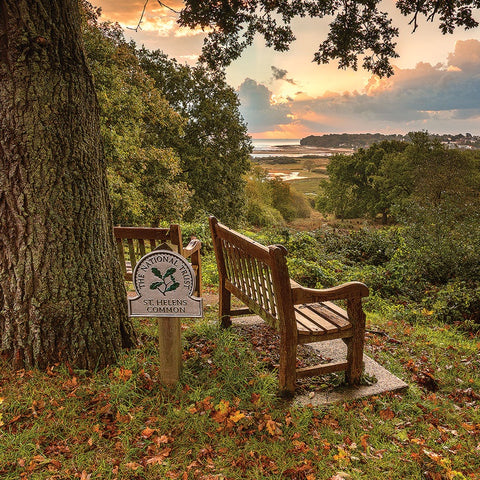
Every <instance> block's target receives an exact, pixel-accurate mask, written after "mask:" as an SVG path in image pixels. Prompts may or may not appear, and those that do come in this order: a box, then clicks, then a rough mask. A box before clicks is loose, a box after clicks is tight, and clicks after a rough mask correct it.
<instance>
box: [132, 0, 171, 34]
mask: <svg viewBox="0 0 480 480" xmlns="http://www.w3.org/2000/svg"><path fill="white" fill-rule="evenodd" d="M148 2H149V0H145V5H144V6H143V10H142V14H141V15H140V20H139V21H138V24H137V26H136V27H135V28H133V27H127V28H128V29H129V30H134V31H135V32H138V31H139V30H141V28H140V25H141V24H142V20H143V17H144V15H145V10H146V9H147V5H148ZM157 3H158V4H159V5H160V6H161V7H163V8H168V10H170V11H172V12H173V13H176V14H177V15H178V14H179V13H180V12H177V11H176V10H174V9H173V8H172V7H170V6H168V5H166V4H165V3H163V2H161V1H160V0H157Z"/></svg>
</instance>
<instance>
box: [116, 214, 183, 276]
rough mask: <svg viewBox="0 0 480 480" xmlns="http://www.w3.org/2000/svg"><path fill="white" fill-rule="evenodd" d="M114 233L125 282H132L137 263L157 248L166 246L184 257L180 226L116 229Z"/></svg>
mask: <svg viewBox="0 0 480 480" xmlns="http://www.w3.org/2000/svg"><path fill="white" fill-rule="evenodd" d="M113 231H114V235H115V240H116V242H117V251H118V256H119V259H120V264H121V267H122V272H123V275H124V277H125V280H132V274H133V270H134V268H135V265H136V264H137V262H138V261H139V260H140V259H141V258H142V257H143V256H144V255H145V254H147V253H149V252H151V251H152V250H155V248H158V247H161V246H166V247H168V248H170V249H171V250H173V251H174V252H176V253H179V254H180V255H183V245H182V233H181V230H180V225H176V224H174V225H170V228H150V227H114V229H113Z"/></svg>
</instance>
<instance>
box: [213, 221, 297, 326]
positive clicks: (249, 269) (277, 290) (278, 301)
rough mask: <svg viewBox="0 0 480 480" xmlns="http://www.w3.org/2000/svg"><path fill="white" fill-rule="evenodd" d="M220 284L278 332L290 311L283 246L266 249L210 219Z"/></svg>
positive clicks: (291, 307)
mask: <svg viewBox="0 0 480 480" xmlns="http://www.w3.org/2000/svg"><path fill="white" fill-rule="evenodd" d="M210 228H211V231H212V238H213V244H214V249H215V255H216V258H217V265H218V269H219V275H220V281H224V282H225V283H226V287H227V289H228V290H229V291H231V292H232V293H233V294H234V295H235V296H236V297H237V298H240V299H241V300H242V301H243V302H244V303H245V304H246V305H248V307H249V308H250V310H252V311H253V312H255V313H256V314H258V315H260V316H261V317H262V318H263V319H264V320H265V321H267V322H268V323H269V324H270V325H272V326H273V327H275V328H277V329H279V328H281V326H282V322H283V321H284V320H285V318H284V317H285V312H287V311H289V309H290V311H292V312H293V305H292V300H291V289H290V280H289V276H288V269H287V263H286V258H285V255H286V253H287V250H286V249H285V247H283V246H282V245H270V246H269V247H265V246H264V245H261V244H259V243H258V242H255V241H253V240H251V239H250V238H248V237H246V236H245V235H242V234H240V233H238V232H236V231H234V230H231V229H229V228H228V227H226V226H225V225H223V224H221V223H219V222H218V220H217V219H216V218H214V217H210Z"/></svg>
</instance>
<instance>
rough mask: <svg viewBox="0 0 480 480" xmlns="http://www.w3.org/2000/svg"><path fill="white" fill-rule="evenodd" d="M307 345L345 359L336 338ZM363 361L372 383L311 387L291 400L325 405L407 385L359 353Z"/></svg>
mask: <svg viewBox="0 0 480 480" xmlns="http://www.w3.org/2000/svg"><path fill="white" fill-rule="evenodd" d="M232 320H233V324H234V325H235V324H236V325H255V324H258V323H263V320H262V319H261V318H260V317H258V316H248V317H236V318H234V319H232ZM309 345H310V346H311V347H312V348H314V349H315V350H317V351H318V352H319V353H321V355H322V356H323V357H325V358H331V359H332V361H336V360H343V359H345V356H346V352H347V347H346V345H345V343H343V341H342V340H340V339H337V340H330V341H327V342H317V343H311V344H309ZM363 361H364V362H365V373H366V374H367V375H368V376H369V377H375V378H376V379H377V382H376V383H374V384H372V385H360V386H357V387H354V386H349V385H343V386H339V387H336V388H334V389H333V390H330V391H324V390H318V391H315V390H312V391H311V392H310V393H308V394H302V395H295V397H294V399H293V403H294V404H296V405H299V406H305V405H312V406H321V405H329V404H332V403H341V402H345V401H351V400H356V399H359V398H363V397H369V396H372V395H380V394H382V393H386V392H395V391H400V390H404V389H406V388H408V384H407V383H405V382H404V381H403V380H401V379H400V378H398V377H396V376H395V375H393V374H392V373H390V372H389V371H388V370H387V369H386V368H384V367H382V366H381V365H380V364H379V363H377V362H376V361H375V360H373V359H372V358H370V357H369V356H368V355H366V354H364V355H363Z"/></svg>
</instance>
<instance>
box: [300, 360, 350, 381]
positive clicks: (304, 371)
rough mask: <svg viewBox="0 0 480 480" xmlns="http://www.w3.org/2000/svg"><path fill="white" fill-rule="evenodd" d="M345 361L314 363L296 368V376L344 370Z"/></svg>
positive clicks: (309, 375)
mask: <svg viewBox="0 0 480 480" xmlns="http://www.w3.org/2000/svg"><path fill="white" fill-rule="evenodd" d="M347 366H348V363H347V362H331V363H326V364H324V365H314V366H312V367H304V368H297V378H305V377H312V376H315V375H326V374H327V373H332V372H339V371H342V370H346V369H347Z"/></svg>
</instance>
